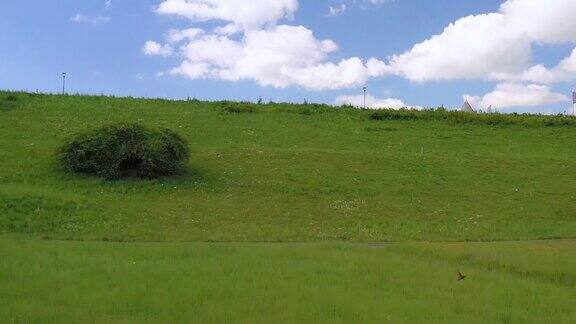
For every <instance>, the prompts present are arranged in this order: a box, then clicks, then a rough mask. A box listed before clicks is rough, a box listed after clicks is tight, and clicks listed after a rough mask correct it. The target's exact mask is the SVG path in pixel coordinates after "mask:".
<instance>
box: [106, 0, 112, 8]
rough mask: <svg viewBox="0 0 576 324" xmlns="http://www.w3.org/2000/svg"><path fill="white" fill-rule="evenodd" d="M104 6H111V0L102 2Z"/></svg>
mask: <svg viewBox="0 0 576 324" xmlns="http://www.w3.org/2000/svg"><path fill="white" fill-rule="evenodd" d="M104 6H105V7H106V8H110V7H112V0H106V2H104Z"/></svg>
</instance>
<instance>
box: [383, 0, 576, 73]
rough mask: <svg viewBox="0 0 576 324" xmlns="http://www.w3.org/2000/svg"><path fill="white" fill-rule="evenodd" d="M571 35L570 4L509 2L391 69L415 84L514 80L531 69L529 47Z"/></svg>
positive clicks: (563, 0)
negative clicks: (439, 81)
mask: <svg viewBox="0 0 576 324" xmlns="http://www.w3.org/2000/svg"><path fill="white" fill-rule="evenodd" d="M574 30H576V1H574V0H548V1H542V0H508V1H506V2H504V3H503V4H502V6H501V7H500V10H499V11H498V12H495V13H488V14H482V15H474V16H468V17H464V18H461V19H458V20H457V21H456V22H454V23H452V24H450V25H449V26H448V27H446V28H445V29H444V31H443V32H442V33H441V34H439V35H435V36H432V37H431V38H429V39H427V40H425V41H423V42H421V43H418V44H416V45H414V47H413V48H412V49H410V50H409V51H407V52H406V53H403V54H400V55H396V56H393V57H392V58H391V60H390V63H389V65H390V68H391V71H393V73H395V74H397V75H401V76H403V77H405V78H407V79H409V80H412V81H416V82H424V81H430V80H447V79H481V78H483V79H502V78H503V77H505V76H508V77H511V78H512V77H515V76H518V75H519V74H522V73H524V72H525V71H526V69H527V68H528V67H529V66H530V64H531V60H532V45H534V44H562V43H574V42H576V33H574Z"/></svg>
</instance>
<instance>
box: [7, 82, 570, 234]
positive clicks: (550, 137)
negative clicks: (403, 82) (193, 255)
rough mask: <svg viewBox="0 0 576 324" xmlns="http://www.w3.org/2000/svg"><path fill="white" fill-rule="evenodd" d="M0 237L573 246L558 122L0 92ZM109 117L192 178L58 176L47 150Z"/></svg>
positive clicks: (564, 129)
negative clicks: (134, 128)
mask: <svg viewBox="0 0 576 324" xmlns="http://www.w3.org/2000/svg"><path fill="white" fill-rule="evenodd" d="M0 104H1V105H2V106H1V108H0V131H1V134H2V136H1V137H0V160H1V161H2V163H0V232H1V233H4V234H7V235H11V236H15V237H43V238H57V239H75V240H114V241H326V240H330V241H332V240H352V241H414V240H439V241H446V240H458V241H464V240H474V241H476V240H511V239H543V238H573V237H576V193H574V188H576V150H575V148H576V144H575V142H574V141H575V139H576V126H575V125H574V120H573V119H571V118H565V117H538V116H502V115H472V114H462V113H449V112H436V113H433V112H423V113H416V112H386V111H385V112H382V113H379V114H380V115H377V116H375V115H373V114H372V112H368V111H359V110H355V109H351V108H332V107H328V106H320V105H287V104H270V105H251V104H246V103H230V102H213V103H208V102H199V101H166V100H141V99H129V98H124V99H120V98H110V97H88V96H48V95H34V94H25V93H16V94H13V93H12V94H11V93H0ZM120 121H130V122H138V123H142V124H144V125H147V126H152V127H166V128H170V129H172V130H174V131H176V132H178V133H179V134H181V135H182V136H183V137H185V138H186V139H187V140H188V141H189V142H190V146H191V150H192V157H191V162H190V170H191V172H190V173H189V174H187V175H185V176H181V177H176V178H167V179H162V180H155V181H144V182H138V181H119V182H106V181H103V180H99V179H96V178H89V177H82V176H75V175H67V174H65V173H64V172H63V171H61V170H60V169H59V167H58V165H57V164H56V161H55V150H56V149H57V148H58V147H59V145H61V144H62V143H63V141H64V140H65V139H66V138H67V137H69V136H72V135H73V134H75V133H77V132H80V131H84V130H86V129H92V128H97V127H99V126H102V125H105V124H109V123H116V122H120Z"/></svg>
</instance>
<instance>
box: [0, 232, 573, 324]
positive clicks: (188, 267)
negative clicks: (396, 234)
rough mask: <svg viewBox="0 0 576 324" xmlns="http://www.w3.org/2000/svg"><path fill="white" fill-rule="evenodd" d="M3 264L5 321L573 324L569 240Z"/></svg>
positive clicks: (265, 249)
mask: <svg viewBox="0 0 576 324" xmlns="http://www.w3.org/2000/svg"><path fill="white" fill-rule="evenodd" d="M0 256H1V259H2V262H0V318H2V321H3V322H8V323H10V322H20V323H63V322H75V323H111V322H123V323H146V322H156V323H158V322H163V323H182V322H195V323H448V322H451V323H478V322H485V323H574V322H575V321H576V309H575V308H574V300H576V289H575V288H576V242H575V241H556V242H529V243H526V242H523V243H504V242H500V243H428V244H426V243H419V244H414V243H412V244H410V243H401V244H382V245H370V244H363V243H361V244H349V243H302V244H298V243H260V244H256V243H106V242H61V241H41V240H23V241H19V240H11V239H0ZM458 270H460V271H462V272H463V273H464V274H465V275H467V278H466V279H464V280H463V281H457V276H456V272H457V271H458Z"/></svg>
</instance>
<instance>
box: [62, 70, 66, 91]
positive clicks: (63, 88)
mask: <svg viewBox="0 0 576 324" xmlns="http://www.w3.org/2000/svg"><path fill="white" fill-rule="evenodd" d="M65 94H66V72H62V95H65Z"/></svg>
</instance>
